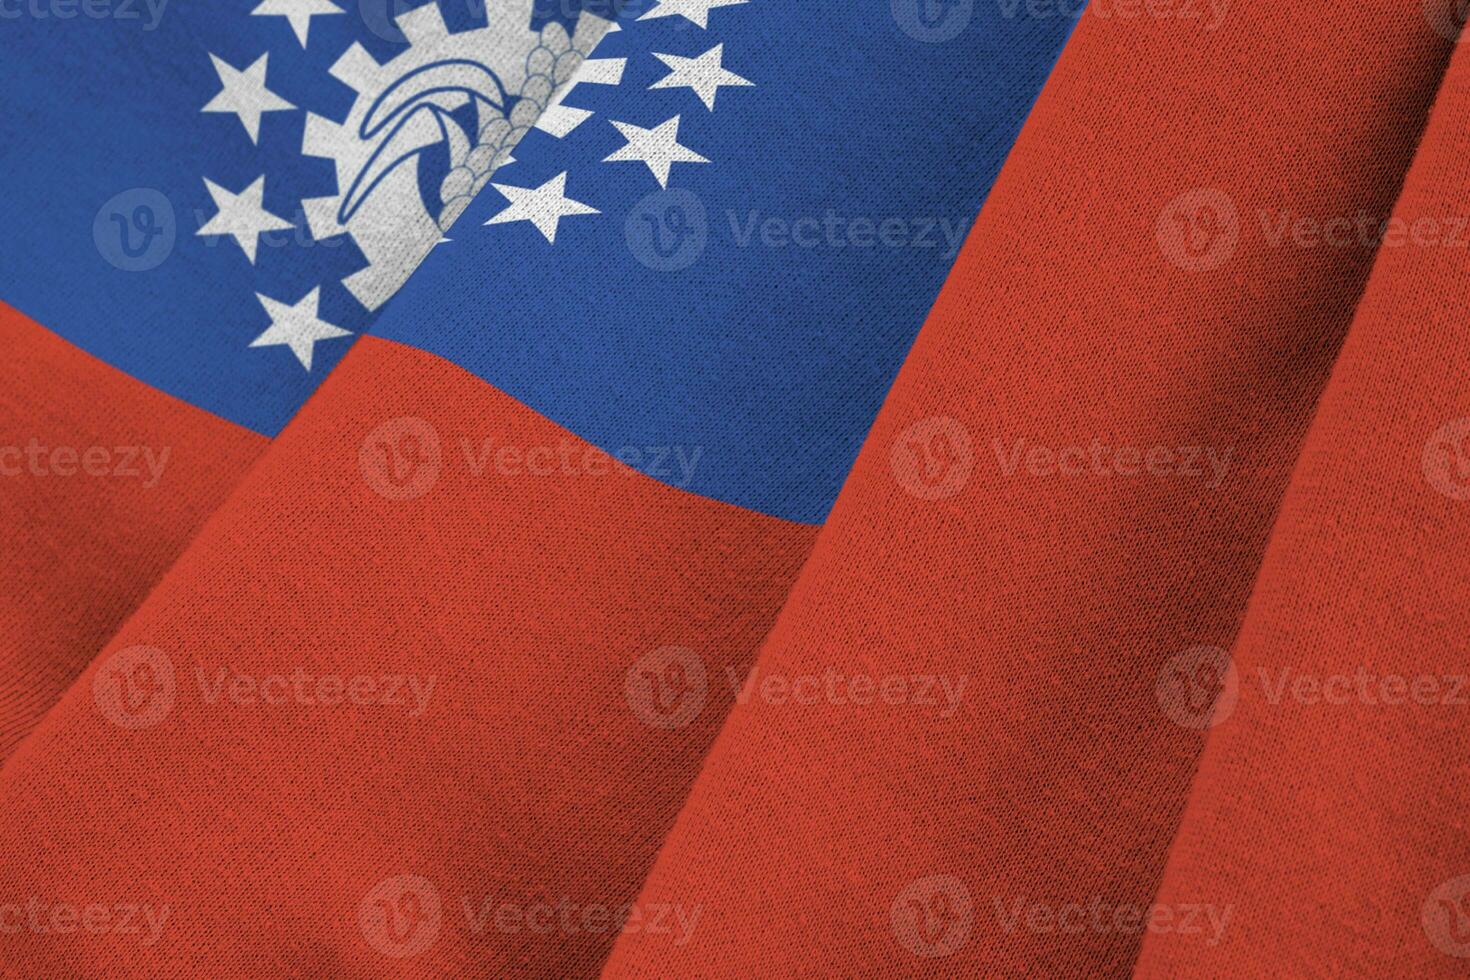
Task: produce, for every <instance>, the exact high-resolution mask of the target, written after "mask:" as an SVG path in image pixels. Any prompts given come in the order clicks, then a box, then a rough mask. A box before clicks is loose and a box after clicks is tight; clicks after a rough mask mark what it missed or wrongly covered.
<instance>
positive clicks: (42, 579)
mask: <svg viewBox="0 0 1470 980" xmlns="http://www.w3.org/2000/svg"><path fill="white" fill-rule="evenodd" d="M0 345H3V346H4V348H5V351H6V356H5V358H4V359H3V360H0V447H3V448H0V482H3V492H0V525H3V526H4V527H5V537H6V540H5V560H4V561H3V562H0V762H3V761H4V759H5V758H6V756H8V755H9V754H10V750H11V749H12V748H13V747H14V745H15V744H16V743H17V742H18V741H19V740H20V739H21V738H22V737H24V735H25V734H26V733H27V732H28V731H30V729H31V727H32V726H33V725H34V724H35V722H36V721H37V719H39V718H40V717H41V715H43V714H44V713H45V712H46V710H47V709H48V708H50V707H51V705H52V704H53V703H55V701H56V699H57V698H58V697H60V696H61V693H62V692H63V691H64V690H66V687H67V685H69V684H70V683H71V682H72V681H73V680H75V679H76V677H77V676H78V675H79V674H80V673H81V672H82V670H83V669H84V668H85V667H86V666H87V664H88V663H89V662H90V661H91V659H92V657H93V656H95V655H96V653H97V651H99V650H101V649H102V647H103V645H104V644H106V642H107V641H108V639H110V638H111V637H112V635H113V634H114V633H116V632H117V629H118V627H119V626H121V625H122V622H123V620H124V619H126V618H127V616H128V614H129V613H131V612H132V611H133V610H134V609H136V608H137V607H138V604H139V603H141V602H142V601H143V598H144V597H145V596H146V595H147V594H148V590H149V589H151V588H152V587H153V585H154V584H155V583H156V582H157V581H158V579H159V578H160V577H161V576H162V575H163V573H164V571H166V570H167V568H168V566H169V565H170V564H171V563H172V562H173V560H174V558H176V557H177V556H178V554H179V553H180V552H181V551H183V550H184V545H185V544H186V543H187V542H188V540H189V538H190V537H192V536H193V533H194V532H195V531H196V530H197V529H198V528H199V526H200V525H201V524H202V523H203V522H204V518H205V517H207V516H208V515H209V514H210V513H211V512H212V511H213V510H214V509H215V508H216V507H218V506H219V505H220V504H221V503H222V502H223V501H224V499H225V497H226V496H227V495H228V494H229V491H230V488H231V487H233V486H234V485H235V483H236V482H237V481H238V480H239V479H240V477H241V476H242V475H243V474H244V472H245V470H246V469H247V468H248V467H249V466H250V464H251V463H252V462H253V461H254V460H255V459H256V458H257V457H258V456H259V455H260V454H261V453H262V452H264V451H265V448H266V445H267V443H268V440H266V438H265V437H264V436H260V435H256V434H255V433H253V432H251V431H249V430H248V429H243V428H241V427H239V426H237V425H235V424H234V423H232V422H227V421H225V420H224V419H220V418H216V417H215V416H213V415H210V414H209V413H208V412H205V411H204V410H202V409H198V408H194V407H193V406H191V405H188V404H186V403H184V402H181V401H178V400H177V399H175V398H173V397H172V396H170V395H165V394H164V393H162V392H160V391H157V390H156V389H153V388H150V387H148V386H146V385H140V384H138V383H136V382H135V381H134V380H133V379H132V378H129V377H128V376H126V375H124V374H123V373H122V372H121V371H118V370H116V369H115V368H112V367H110V366H109V365H107V364H105V363H103V362H102V361H99V360H97V359H96V358H94V357H92V356H91V355H90V354H86V353H84V352H83V351H81V350H78V349H77V348H75V347H73V346H72V345H71V344H69V343H67V342H66V341H64V340H62V339H61V338H60V337H57V336H56V335H55V334H53V333H51V332H50V331H48V330H45V329H43V328H41V327H40V326H38V325H36V324H35V323H34V322H32V321H31V320H30V319H29V318H28V317H26V316H25V315H24V314H21V313H18V312H16V311H15V310H12V309H10V308H9V307H7V306H4V305H0Z"/></svg>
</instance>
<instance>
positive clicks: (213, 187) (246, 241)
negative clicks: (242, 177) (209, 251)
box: [197, 176, 294, 265]
mask: <svg viewBox="0 0 1470 980" xmlns="http://www.w3.org/2000/svg"><path fill="white" fill-rule="evenodd" d="M204 186H205V188H206V189H207V190H208V191H209V196H210V197H212V198H214V206H215V207H217V208H219V213H218V214H216V215H215V216H214V217H213V218H210V219H209V221H207V222H205V224H204V226H203V227H202V228H200V229H199V231H198V232H197V234H200V235H230V236H232V237H233V238H234V239H235V241H237V242H239V243H240V247H241V248H242V249H244V250H245V257H246V258H247V259H249V260H250V264H251V265H254V264H255V249H256V246H257V245H258V244H259V243H260V237H259V236H260V235H261V234H262V233H263V232H267V231H285V230H286V229H287V228H292V227H294V226H293V225H292V224H291V222H289V221H283V220H282V219H280V218H277V217H276V216H275V215H273V214H271V213H270V212H269V211H267V210H266V209H265V207H264V204H263V203H262V202H264V200H265V177H264V176H261V177H259V178H257V179H256V181H255V183H253V184H251V185H250V186H249V187H247V188H245V189H244V190H243V191H241V192H240V193H238V194H232V193H230V192H229V191H227V190H225V189H224V188H223V187H221V186H219V185H218V184H216V183H214V182H213V181H211V180H210V179H209V178H207V177H206V178H205V180H204Z"/></svg>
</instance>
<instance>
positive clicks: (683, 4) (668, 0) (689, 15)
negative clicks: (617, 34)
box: [638, 0, 749, 30]
mask: <svg viewBox="0 0 1470 980" xmlns="http://www.w3.org/2000/svg"><path fill="white" fill-rule="evenodd" d="M747 2H749V0H660V3H659V5H658V6H657V7H655V8H653V9H652V10H650V11H649V12H648V13H646V14H644V15H643V16H642V17H639V18H638V19H639V20H650V19H652V18H654V17H676V16H677V17H683V18H684V19H685V20H687V21H689V22H690V23H692V24H697V25H699V26H700V27H703V28H704V29H706V30H708V29H709V12H710V11H711V10H714V9H716V8H718V7H732V6H734V5H735V4H737V3H747Z"/></svg>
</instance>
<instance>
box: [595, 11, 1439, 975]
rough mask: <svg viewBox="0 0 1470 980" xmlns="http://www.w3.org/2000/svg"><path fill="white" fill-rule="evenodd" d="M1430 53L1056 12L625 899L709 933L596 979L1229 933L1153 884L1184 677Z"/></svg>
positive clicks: (1117, 971) (1106, 953)
mask: <svg viewBox="0 0 1470 980" xmlns="http://www.w3.org/2000/svg"><path fill="white" fill-rule="evenodd" d="M1329 38H1330V41H1329V40H1327V39H1329ZM1449 50H1450V44H1449V42H1448V40H1447V39H1446V38H1444V37H1443V36H1442V35H1440V34H1438V33H1436V32H1435V31H1434V30H1432V29H1430V27H1429V26H1428V24H1427V23H1426V21H1425V20H1424V19H1423V17H1422V16H1421V13H1420V11H1419V10H1418V8H1417V5H1413V4H1380V5H1376V6H1373V7H1371V8H1358V10H1357V12H1356V16H1355V17H1354V18H1352V19H1350V20H1345V19H1344V18H1342V16H1341V14H1340V11H1339V9H1338V8H1337V6H1336V5H1334V4H1330V3H1310V4H1305V5H1303V4H1297V5H1294V6H1292V7H1290V8H1279V7H1275V8H1262V7H1253V8H1249V9H1239V10H1232V11H1231V12H1230V15H1229V16H1228V17H1227V18H1226V19H1225V21H1224V23H1223V24H1222V25H1221V26H1220V27H1219V29H1218V30H1216V31H1212V32H1199V33H1195V32H1190V31H1187V30H1184V29H1182V27H1181V25H1179V24H1167V25H1165V24H1160V23H1156V22H1149V21H1127V20H1124V19H1121V18H1104V17H1101V16H1097V15H1084V16H1083V18H1082V21H1081V23H1080V25H1079V26H1078V28H1077V31H1076V33H1075V34H1074V36H1073V37H1072V39H1071V41H1070V42H1069V44H1068V47H1067V49H1066V50H1065V52H1064V53H1063V56H1062V58H1061V60H1060V61H1059V63H1058V66H1057V68H1056V70H1055V72H1054V73H1053V75H1052V77H1051V79H1050V81H1049V83H1048V85H1047V88H1046V89H1045V90H1044V91H1043V93H1042V96H1041V97H1040V99H1039V100H1038V103H1037V105H1036V107H1035V109H1034V110H1033V112H1032V114H1031V116H1030V118H1029V119H1028V121H1027V124H1026V127H1025V128H1024V129H1023V131H1022V133H1021V136H1020V138H1019V140H1018V142H1017V144H1016V147H1015V149H1014V150H1013V152H1012V155H1011V157H1010V159H1009V160H1008V162H1007V165H1006V168H1005V170H1004V171H1003V172H1002V175H1001V177H1000V179H999V181H998V182H997V185H996V187H995V189H994V190H993V192H992V194H991V196H990V197H989V199H988V200H987V202H986V205H985V208H984V210H983V212H982V214H981V217H980V220H979V221H978V222H977V225H976V228H975V231H974V232H973V234H972V236H971V238H970V240H969V241H968V243H967V245H966V248H965V250H964V251H963V252H962V254H961V256H960V259H959V261H958V263H957V265H956V268H955V270H954V271H953V273H952V274H951V277H950V280H949V281H948V283H947V284H946V287H945V289H944V291H943V292H942V293H941V295H940V298H939V300H938V303H937V304H936V306H935V309H934V311H933V312H932V314H931V316H930V318H929V320H928V322H927V324H926V326H925V328H924V330H923V332H922V333H921V334H920V337H919V339H918V341H917V343H916V344H915V347H914V349H913V351H912V352H911V354H910V356H909V357H908V359H907V360H906V362H905V364H904V367H903V370H902V372H901V374H900V376H899V378H898V380H897V382H896V383H895V386H894V388H893V389H892V391H891V392H890V395H889V397H888V400H887V401H886V403H885V405H884V407H883V410H882V412H881V413H880V414H879V417H878V420H877V422H876V424H875V426H874V428H873V430H872V432H871V434H870V436H869V439H868V441H867V443H866V444H865V447H864V449H863V451H862V453H861V454H860V456H859V458H858V461H857V464H856V466H855V468H854V470H853V473H852V475H851V476H850V478H849V480H848V482H847V484H846V485H845V487H844V489H843V492H842V494H841V496H840V497H839V499H838V501H837V504H836V506H835V508H834V510H833V512H832V515H831V517H830V519H829V521H828V523H827V524H826V525H825V526H824V528H823V530H822V532H821V534H820V535H819V537H818V540H817V543H816V547H815V549H814V552H813V555H812V557H811V558H810V560H809V561H808V562H807V564H806V565H805V566H804V568H803V570H802V573H801V575H800V577H799V578H798V580H797V583H796V585H795V586H794V587H793V591H792V595H791V598H790V599H789V601H788V602H787V604H786V606H785V607H784V608H783V610H782V612H781V615H780V616H779V618H778V619H777V622H776V625H775V627H774V629H773V631H772V634H771V636H770V638H769V639H768V640H767V641H766V643H765V644H764V646H763V647H762V649H761V651H760V654H759V656H758V657H757V658H756V660H755V662H754V664H753V667H751V668H749V669H748V670H745V671H742V673H741V674H740V675H739V676H740V678H741V680H742V681H743V682H744V686H743V687H742V690H741V698H740V700H739V701H738V702H737V704H736V706H735V707H734V709H733V710H732V712H731V715H730V717H729V720H728V721H727V723H726V725H725V727H724V728H723V730H722V731H721V734H720V736H719V738H718V739H717V740H716V742H715V744H714V746H713V748H712V750H711V752H710V754H709V757H708V759H707V761H706V763H705V766H704V768H703V769H702V771H701V773H700V776H699V778H698V780H697V781H696V782H695V784H694V788H693V791H692V793H691V795H690V798H689V801H688V803H687V804H686V805H685V807H684V808H683V810H682V811H681V813H680V815H679V818H678V820H677V821H676V823H675V825H674V828H673V830H672V831H671V833H670V836H669V839H668V842H667V843H666V844H665V845H664V847H663V849H662V850H661V851H660V852H659V856H658V859H657V861H656V863H655V865H654V868H653V870H652V872H651V874H650V877H649V879H648V880H647V882H646V883H645V885H644V887H643V890H642V892H641V893H640V895H639V898H638V903H639V904H640V906H642V907H668V908H682V909H685V910H690V911H691V914H692V912H693V911H695V910H697V912H698V926H697V928H696V929H694V930H693V931H692V933H691V934H690V935H689V936H687V937H684V936H679V935H658V934H654V933H651V932H648V931H640V932H637V933H626V934H624V935H622V936H621V937H620V938H619V941H618V944H617V946H616V947H615V948H614V952H613V954H612V956H611V958H610V960H609V962H608V964H607V965H606V968H605V970H604V974H603V975H604V976H607V977H624V976H645V977H666V976H694V975H697V976H730V977H740V976H750V975H757V974H759V975H775V976H825V975H837V974H842V975H870V976H879V975H881V976H907V975H924V976H930V975H932V976H954V975H973V976H1022V975H1033V976H1068V977H1070V976H1076V977H1096V976H1116V975H1122V974H1125V973H1127V972H1128V971H1129V969H1130V968H1131V967H1132V965H1133V963H1134V960H1135V957H1136V956H1137V953H1138V949H1139V945H1140V942H1141V941H1142V937H1143V936H1144V934H1145V933H1146V932H1148V931H1149V930H1151V929H1156V928H1170V929H1174V930H1176V931H1178V932H1180V933H1184V932H1188V933H1189V934H1190V938H1191V939H1194V940H1199V939H1200V938H1201V935H1203V937H1204V938H1205V939H1208V938H1209V937H1210V936H1211V935H1215V934H1216V933H1213V932H1212V931H1211V930H1216V929H1219V928H1227V927H1228V926H1229V925H1230V923H1228V922H1224V923H1222V922H1221V921H1220V919H1219V918H1218V917H1217V918H1216V919H1214V920H1211V919H1210V917H1209V916H1207V915H1204V916H1202V915H1200V914H1197V913H1198V911H1199V910H1194V911H1193V912H1191V913H1190V915H1189V916H1188V917H1187V921H1186V916H1185V915H1184V914H1183V910H1179V914H1178V915H1173V914H1171V913H1172V912H1173V911H1174V910H1171V909H1169V908H1160V907H1158V906H1157V904H1156V903H1155V901H1154V893H1155V889H1156V887H1157V885H1158V881H1159V879H1160V875H1161V874H1162V870H1163V866H1164V862H1165V858H1166V855H1167V852H1168V848H1169V845H1170V842H1171V841H1172V840H1173V836H1174V831H1175V827H1176V823H1177V820H1178V818H1179V814H1180V811H1181V809H1182V808H1183V806H1184V801H1185V797H1186V794H1187V792H1188V789H1189V786H1190V781H1191V777H1192V775H1193V772H1194V768H1195V764H1196V758H1197V755H1198V753H1199V751H1200V747H1201V744H1202V741H1203V737H1204V733H1205V730H1206V728H1207V726H1208V724H1209V720H1210V717H1211V716H1210V714H1209V708H1210V702H1209V700H1208V699H1206V698H1204V697H1202V695H1201V692H1202V691H1206V690H1209V689H1210V685H1211V684H1212V683H1213V681H1214V679H1215V678H1216V677H1217V675H1218V673H1219V671H1220V670H1221V665H1222V663H1223V662H1224V661H1225V660H1226V659H1227V657H1226V654H1225V652H1224V651H1225V650H1227V649H1228V648H1229V647H1230V646H1231V644H1232V642H1233V640H1234V638H1235V635H1236V632H1237V630H1238V628H1239V625H1240V621H1241V617H1242V615H1243V614H1244V608H1245V605H1246V601H1247V598H1248V596H1249V595H1250V594H1251V591H1252V587H1253V584H1254V582H1255V580H1256V574H1257V571H1258V567H1259V563H1260V560H1261V555H1262V552H1263V549H1264V548H1265V545H1266V541H1267V538H1268V534H1269V532H1270V530H1271V527H1272V525H1273V522H1274V519H1275V516H1276V513H1277V509H1278V504H1279V501H1280V498H1281V495H1282V493H1283V491H1284V489H1285V487H1286V485H1287V482H1288V478H1289V475H1290V473H1291V470H1292V467H1293V465H1294V462H1295V459H1296V454H1297V451H1298V447H1299V446H1300V443H1301V440H1302V438H1303V435H1304V433H1305V431H1306V429H1307V426H1308V424H1309V422H1310V420H1311V418H1312V415H1313V412H1314V410H1315V406H1316V401H1317V397H1318V394H1319V392H1320V391H1321V388H1322V386H1323V384H1324V383H1325V381H1326V378H1327V376H1328V374H1329V371H1330V368H1331V366H1332V364H1333V362H1334V359H1335V358H1336V356H1337V353H1338V346H1339V343H1340V340H1341V338H1342V337H1343V335H1344V333H1345V332H1346V330H1347V328H1348V324H1349V322H1350V320H1351V318H1352V316H1353V311H1354V308H1355V306H1356V304H1357V302H1358V300H1359V297H1360V294H1361V290H1362V288H1363V285H1364V282H1365V279H1366V277H1367V274H1368V271H1369V268H1370V266H1371V264H1372V261H1373V256H1374V251H1375V244H1376V243H1375V241H1374V240H1373V238H1372V236H1371V234H1370V235H1369V236H1367V237H1366V238H1365V239H1364V240H1361V241H1360V240H1359V239H1358V238H1357V237H1355V235H1350V236H1349V238H1348V239H1347V240H1346V241H1344V240H1343V239H1342V234H1341V232H1342V229H1343V228H1344V226H1345V225H1346V226H1347V227H1349V228H1352V227H1356V226H1357V224H1358V222H1359V217H1358V216H1359V215H1366V216H1368V217H1367V218H1366V219H1365V220H1366V221H1367V223H1368V224H1369V226H1370V229H1371V228H1372V227H1374V226H1376V224H1377V223H1378V222H1379V221H1381V220H1382V219H1383V217H1385V216H1386V215H1387V214H1388V212H1389V209H1390V208H1391V207H1392V204H1393V201H1394V199H1395V197H1396V196H1397V194H1398V191H1399V188H1400V185H1401V182H1402V180H1403V175H1404V172H1405V169H1406V168H1407V166H1408V164H1409V161H1410V159H1411V156H1412V154H1413V151H1414V147H1415V145H1416V142H1417V140H1418V138H1419V136H1420V132H1421V129H1422V126H1423V122H1424V118H1425V116H1426V114H1427V112H1428V110H1429V106H1430V105H1431V103H1432V101H1433V99H1434V96H1435V92H1436V89H1437V87H1438V84H1439V82H1440V79H1441V76H1442V74H1443V71H1444V65H1445V63H1446V60H1447V58H1448V54H1449ZM1120 65H1129V66H1133V67H1134V69H1135V70H1134V71H1133V72H1132V73H1120V72H1119V71H1118V66H1120ZM1141 161H1147V166H1143V165H1142V164H1141ZM1328 227H1330V228H1332V229H1333V230H1334V236H1333V242H1334V243H1336V244H1333V245H1328V244H1327V243H1326V241H1325V239H1324V237H1323V234H1322V233H1321V230H1322V229H1325V228H1328ZM1312 228H1316V229H1318V234H1317V235H1315V236H1312V235H1310V234H1308V233H1307V232H1308V231H1309V230H1310V229H1312ZM1279 785H1280V787H1281V789H1282V791H1283V798H1284V794H1285V793H1286V792H1288V791H1289V787H1290V785H1291V784H1290V782H1289V780H1288V781H1283V782H1282V783H1281V784H1279ZM1342 785H1343V784H1342V783H1341V782H1339V783H1338V787H1339V788H1341V786H1342ZM1199 846H1200V848H1201V849H1202V850H1204V851H1208V849H1209V848H1210V846H1211V844H1210V841H1209V838H1208V837H1205V838H1202V839H1201V842H1200V844H1199ZM1242 846H1246V845H1245V844H1244V843H1243V844H1242ZM1260 858H1261V860H1262V861H1263V862H1269V860H1270V855H1269V853H1268V852H1266V853H1261V854H1260ZM1212 867H1217V866H1212ZM1181 941H1182V940H1181ZM1320 952H1321V951H1320V950H1313V953H1320ZM1304 955H1305V954H1304ZM1181 962H1183V963H1185V964H1186V965H1187V963H1188V960H1187V958H1186V959H1184V960H1182V961H1181ZM1257 965H1258V966H1259V964H1257ZM1204 972H1205V974H1207V975H1219V974H1211V973H1209V971H1204ZM1227 972H1228V971H1227ZM1258 972H1259V971H1258ZM1164 973H1165V975H1167V974H1168V971H1167V970H1165V971H1164Z"/></svg>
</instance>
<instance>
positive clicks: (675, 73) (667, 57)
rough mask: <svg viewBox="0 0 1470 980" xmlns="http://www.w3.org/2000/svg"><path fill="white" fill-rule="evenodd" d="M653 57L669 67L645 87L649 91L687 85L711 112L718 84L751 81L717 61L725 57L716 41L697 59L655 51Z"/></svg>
mask: <svg viewBox="0 0 1470 980" xmlns="http://www.w3.org/2000/svg"><path fill="white" fill-rule="evenodd" d="M653 56H654V57H655V58H657V59H658V60H659V61H662V62H663V63H664V64H666V65H668V66H669V67H670V68H671V69H673V70H672V71H671V72H670V73H669V74H668V75H666V76H664V77H663V78H661V79H659V80H658V81H656V82H654V83H653V84H652V85H650V86H648V87H649V89H650V90H652V89H656V88H683V87H686V86H687V87H688V88H691V89H693V90H694V94H695V95H698V96H699V100H700V101H701V102H703V103H704V104H705V108H707V109H709V110H710V111H711V112H714V110H715V96H716V95H718V94H719V92H720V87H721V86H722V85H754V84H755V82H752V81H750V80H749V79H745V78H741V77H740V76H739V75H737V74H735V73H734V72H733V71H727V70H726V69H725V66H724V65H722V64H721V63H720V62H721V59H723V58H724V56H725V46H724V45H723V44H716V45H715V46H714V47H712V48H710V49H709V50H708V51H706V52H705V53H704V54H702V55H700V56H699V57H698V58H682V57H680V56H679V55H676V54H659V53H658V52H657V51H655V52H654V53H653Z"/></svg>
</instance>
